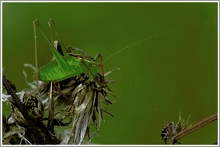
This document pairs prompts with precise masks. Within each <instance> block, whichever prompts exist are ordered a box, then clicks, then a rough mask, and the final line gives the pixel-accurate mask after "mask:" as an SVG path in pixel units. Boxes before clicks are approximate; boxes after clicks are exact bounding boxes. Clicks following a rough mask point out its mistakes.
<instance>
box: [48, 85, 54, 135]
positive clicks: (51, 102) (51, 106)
mask: <svg viewBox="0 0 220 147" xmlns="http://www.w3.org/2000/svg"><path fill="white" fill-rule="evenodd" d="M52 86H53V84H52V82H51V83H50V99H49V114H48V124H47V128H48V130H49V131H50V132H51V133H52V134H53V133H54V131H53V127H54V126H53V116H54V100H53V93H52V90H53V87H52Z"/></svg>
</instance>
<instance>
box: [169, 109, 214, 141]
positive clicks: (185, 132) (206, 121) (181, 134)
mask: <svg viewBox="0 0 220 147" xmlns="http://www.w3.org/2000/svg"><path fill="white" fill-rule="evenodd" d="M217 118H218V114H217V113H216V114H214V115H211V116H209V117H207V118H205V119H203V120H201V121H199V122H198V123H196V124H194V125H192V126H191V127H189V128H186V129H184V130H183V131H181V132H179V133H177V134H176V135H175V136H173V137H172V138H171V139H170V144H173V143H174V140H178V139H180V138H182V137H184V136H186V135H188V134H190V133H192V132H194V131H196V130H198V129H199V128H201V127H203V126H205V125H207V124H209V123H211V122H213V121H215V120H217Z"/></svg>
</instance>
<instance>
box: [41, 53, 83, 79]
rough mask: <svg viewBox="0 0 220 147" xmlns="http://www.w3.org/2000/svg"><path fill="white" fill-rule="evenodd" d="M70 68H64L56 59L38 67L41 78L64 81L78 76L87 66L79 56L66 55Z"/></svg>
mask: <svg viewBox="0 0 220 147" xmlns="http://www.w3.org/2000/svg"><path fill="white" fill-rule="evenodd" d="M65 61H66V63H67V67H68V68H64V69H62V68H61V67H60V66H59V65H58V63H57V62H56V60H52V61H51V62H49V63H47V64H45V65H43V66H42V67H40V68H39V69H38V76H39V80H41V81H45V82H49V81H62V80H65V79H68V78H71V77H74V76H78V75H80V74H81V73H83V72H84V71H85V67H84V65H83V64H82V62H81V60H80V59H79V58H75V57H74V58H73V57H69V56H68V57H65Z"/></svg>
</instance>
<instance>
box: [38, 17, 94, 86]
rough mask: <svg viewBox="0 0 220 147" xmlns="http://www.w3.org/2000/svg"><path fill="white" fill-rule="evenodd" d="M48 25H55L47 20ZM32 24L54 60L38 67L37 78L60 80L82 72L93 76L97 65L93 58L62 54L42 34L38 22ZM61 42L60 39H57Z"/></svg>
mask: <svg viewBox="0 0 220 147" xmlns="http://www.w3.org/2000/svg"><path fill="white" fill-rule="evenodd" d="M49 23H50V25H53V27H54V29H55V26H54V24H53V22H52V21H51V22H49ZM34 25H37V26H38V27H39V28H40V30H41V32H42V34H43V36H44V37H45V39H46V40H47V42H48V43H49V45H50V46H51V48H50V49H51V51H52V53H53V56H54V60H52V61H51V62H49V63H47V64H45V65H43V66H41V67H40V68H39V69H38V73H37V74H38V76H39V80H41V81H44V82H51V81H62V80H65V79H68V78H71V77H74V76H78V75H80V74H82V73H90V75H92V76H95V75H96V74H97V70H98V65H97V63H96V62H97V61H96V60H95V59H91V60H90V59H89V60H87V59H83V58H82V57H75V56H71V55H69V54H68V53H67V54H66V55H64V56H62V55H61V54H60V53H59V52H58V51H57V49H56V48H55V47H54V46H53V45H52V43H51V42H50V41H49V39H48V38H47V36H46V35H45V34H44V32H43V30H42V28H41V26H40V24H39V22H38V21H37V20H35V21H34ZM59 41H60V42H61V40H59Z"/></svg>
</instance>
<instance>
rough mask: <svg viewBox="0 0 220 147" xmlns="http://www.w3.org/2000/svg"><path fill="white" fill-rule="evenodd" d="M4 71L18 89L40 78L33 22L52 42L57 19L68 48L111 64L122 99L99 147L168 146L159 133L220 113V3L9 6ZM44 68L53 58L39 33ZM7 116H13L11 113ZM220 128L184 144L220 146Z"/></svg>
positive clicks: (5, 20)
mask: <svg viewBox="0 0 220 147" xmlns="http://www.w3.org/2000/svg"><path fill="white" fill-rule="evenodd" d="M2 16H3V68H4V73H5V75H6V76H7V78H8V79H9V80H11V81H12V82H13V83H14V84H15V85H16V87H17V88H18V90H22V89H23V88H29V87H28V85H27V84H26V83H25V80H24V76H23V74H22V70H26V71H27V72H28V75H29V77H28V80H29V81H31V80H33V77H32V75H33V71H32V70H30V69H29V68H25V67H24V66H23V64H24V63H31V64H33V65H34V63H35V60H34V36H33V26H32V22H33V20H35V19H38V20H39V21H40V22H41V25H42V27H43V28H44V31H45V32H46V33H47V34H48V36H49V29H48V26H47V21H48V19H49V18H53V19H54V21H55V23H56V26H57V29H58V32H59V34H60V37H61V38H62V40H63V42H64V44H65V45H66V46H68V45H71V46H74V47H78V48H80V49H82V50H84V51H85V52H86V53H87V54H89V55H90V56H93V57H94V56H95V55H96V54H97V53H101V54H102V56H103V58H104V59H106V58H107V57H109V56H110V55H112V54H113V53H115V52H117V51H119V50H120V49H122V48H124V47H125V46H127V45H132V44H133V43H135V42H137V41H140V40H143V39H144V41H142V42H140V43H137V44H136V45H134V46H130V47H128V48H127V49H125V50H123V51H121V52H119V53H118V54H116V55H114V56H113V57H111V58H109V59H108V60H107V61H106V62H104V70H105V71H106V72H107V71H110V70H113V69H114V68H118V67H119V68H120V70H119V71H114V72H113V73H112V74H110V75H109V76H108V78H112V79H114V80H115V81H116V83H115V84H112V85H110V88H111V89H112V90H113V92H114V93H115V95H116V96H117V98H114V97H109V99H111V100H112V101H115V103H114V104H113V105H108V106H107V108H108V110H109V111H110V112H111V113H112V114H114V118H111V117H110V116H107V115H106V116H105V123H103V124H102V126H101V130H100V132H99V133H98V134H97V136H96V137H95V138H94V139H93V141H92V142H93V143H97V144H164V143H163V141H162V140H160V133H161V130H162V129H163V127H164V125H165V124H166V123H167V122H170V121H174V122H177V121H178V117H179V113H180V112H181V113H182V117H183V118H185V119H187V117H188V115H189V114H191V118H190V120H189V123H190V124H193V123H196V122H198V121H200V120H202V119H203V118H205V117H208V116H210V115H212V114H214V113H217V111H218V104H217V102H218V97H217V92H218V90H217V84H218V83H217V75H218V74H217V72H218V70H217V59H218V56H217V51H218V48H217V3H49V2H47V3H6V2H5V3H3V15H2ZM37 39H38V63H39V65H44V64H45V63H47V62H49V61H50V60H51V58H52V53H51V51H50V49H49V45H48V44H47V42H46V41H45V39H44V38H43V36H42V35H41V34H40V32H39V31H38V35H37ZM4 113H6V110H4ZM217 135H218V134H217V122H214V123H211V124H209V125H207V126H205V127H203V128H201V129H200V130H198V131H196V132H195V133H192V134H190V135H188V136H186V137H184V138H183V139H181V140H180V142H181V143H183V144H211V143H214V142H216V141H217Z"/></svg>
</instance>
